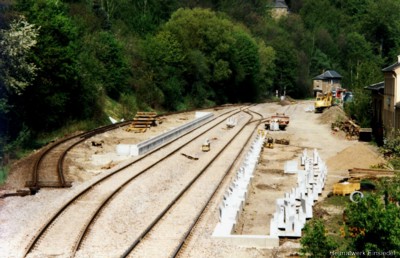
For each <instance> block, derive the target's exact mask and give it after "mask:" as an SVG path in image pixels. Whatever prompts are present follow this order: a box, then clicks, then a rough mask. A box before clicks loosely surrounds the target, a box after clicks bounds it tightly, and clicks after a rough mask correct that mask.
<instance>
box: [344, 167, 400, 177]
mask: <svg viewBox="0 0 400 258" xmlns="http://www.w3.org/2000/svg"><path fill="white" fill-rule="evenodd" d="M399 172H400V171H398V170H387V169H368V168H367V169H366V168H352V169H349V176H350V178H359V179H362V178H381V177H394V176H395V175H396V174H397V173H399Z"/></svg>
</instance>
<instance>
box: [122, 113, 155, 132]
mask: <svg viewBox="0 0 400 258" xmlns="http://www.w3.org/2000/svg"><path fill="white" fill-rule="evenodd" d="M156 118H157V113H156V112H137V113H136V115H135V117H134V118H133V122H132V123H131V124H130V126H129V127H128V128H127V129H126V131H128V132H135V133H144V132H146V130H147V128H150V127H151V126H157V119H156Z"/></svg>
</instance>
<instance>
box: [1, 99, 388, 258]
mask: <svg viewBox="0 0 400 258" xmlns="http://www.w3.org/2000/svg"><path fill="white" fill-rule="evenodd" d="M281 104H282V103H281ZM281 104H279V103H264V104H259V105H257V106H255V107H253V108H252V109H253V110H254V111H257V112H260V113H262V114H263V115H264V117H268V116H270V115H272V114H274V113H276V112H282V110H287V111H288V115H289V116H290V124H289V126H288V127H287V128H286V130H285V131H274V132H271V131H270V132H269V136H270V137H273V138H274V139H283V138H284V139H288V140H289V141H290V144H289V145H280V144H275V145H274V148H271V149H270V148H264V150H263V152H262V155H261V159H260V163H259V165H258V167H257V170H256V172H255V176H254V179H253V181H252V184H251V191H250V193H249V196H248V199H247V202H246V205H245V206H244V210H243V212H242V216H241V217H240V220H239V223H238V226H237V230H236V232H235V233H236V234H254V235H268V234H269V221H270V219H271V217H272V214H273V213H274V212H275V209H276V206H275V200H276V199H277V198H282V197H283V195H284V193H285V192H288V191H290V189H291V188H293V187H295V186H296V181H297V179H296V175H287V174H284V165H285V162H286V161H288V160H293V159H297V160H299V157H300V154H301V152H302V151H303V150H304V149H305V148H307V149H308V150H310V151H311V150H313V149H314V148H315V149H317V150H318V152H319V154H320V156H321V157H322V159H323V160H324V161H325V162H326V163H327V166H328V180H327V183H326V186H325V190H324V192H323V195H322V196H321V198H320V200H321V201H322V200H323V199H324V198H325V197H326V196H327V195H328V193H330V192H331V191H332V186H333V184H334V183H336V182H338V181H339V180H341V179H343V178H346V177H347V176H348V169H351V168H354V167H359V168H369V167H370V166H371V165H376V164H378V163H382V162H384V159H383V158H382V156H381V155H380V154H379V153H378V151H377V149H376V147H374V146H373V145H371V144H370V143H365V142H359V141H357V140H349V139H347V138H346V136H345V135H344V134H343V133H341V132H333V131H332V130H331V123H332V122H334V121H335V120H336V119H337V116H338V115H339V116H343V113H342V111H341V110H340V109H338V108H337V107H335V108H332V109H330V110H327V111H326V112H324V113H322V114H315V113H313V112H306V109H307V107H309V106H312V105H313V102H312V101H300V102H296V103H292V104H290V105H284V106H282V105H281ZM284 104H289V103H284ZM210 111H212V112H216V113H218V112H221V110H210ZM193 115H194V114H193V113H183V114H175V115H172V116H168V117H166V118H165V119H164V121H163V123H162V124H161V125H159V126H158V127H152V128H151V129H150V130H148V132H146V133H143V134H135V133H132V132H125V131H123V129H122V128H121V129H118V130H117V131H115V132H109V133H106V134H103V135H99V136H96V137H94V138H91V139H90V140H88V141H87V142H86V143H85V144H82V145H81V146H78V147H77V148H74V149H73V150H72V151H71V153H70V154H69V155H68V157H67V159H68V162H69V163H68V164H69V174H68V175H67V176H68V180H71V181H73V187H72V189H56V190H52V189H42V190H41V191H40V192H39V194H37V195H36V196H27V197H8V198H5V199H0V239H2V246H1V247H0V257H13V256H9V255H8V254H10V253H12V252H11V250H12V249H13V248H18V247H20V248H24V247H25V246H26V245H27V243H26V242H24V237H23V236H24V235H25V232H23V230H24V228H25V227H24V225H19V224H21V223H23V222H24V223H25V222H26V223H28V222H29V223H35V222H34V221H33V222H32V221H31V220H30V218H33V217H32V216H31V212H30V211H27V210H24V209H25V208H24V207H25V206H26V204H27V203H28V202H32V201H33V202H35V205H36V206H40V207H36V209H37V210H40V211H42V212H43V213H44V214H45V213H46V210H48V209H54V207H52V205H51V203H52V201H54V200H55V199H57V198H64V197H62V196H63V195H64V192H67V191H72V190H73V188H74V187H76V186H78V185H79V184H83V183H84V182H85V181H87V180H91V179H93V178H95V177H96V176H97V175H99V174H101V173H103V172H107V171H108V170H110V169H112V168H113V167H114V166H116V165H117V164H119V163H122V162H125V161H126V158H124V157H120V156H118V155H116V154H115V147H116V144H118V143H135V142H139V141H141V140H144V139H145V138H149V137H151V136H154V135H157V134H161V133H163V132H165V131H166V130H170V129H172V128H174V127H177V126H179V125H181V124H183V123H186V122H187V121H188V120H190V119H192V118H193ZM92 141H94V142H96V143H101V145H97V146H94V145H93V144H92ZM33 155H34V154H33ZM32 157H33V156H32V155H31V156H30V157H27V158H25V159H23V160H20V161H18V162H16V163H15V164H14V166H13V167H12V169H11V172H10V175H9V178H8V181H7V183H6V184H5V185H3V186H1V187H0V194H1V192H7V191H12V190H15V189H18V188H23V187H24V185H25V182H26V181H27V180H29V178H30V176H31V175H30V174H29V172H30V171H29V169H28V168H29V167H30V166H31V165H32V164H31V162H32ZM299 168H300V167H299ZM225 186H226V185H225ZM220 192H221V193H220V197H221V196H222V194H223V192H224V190H222V191H220ZM154 194H156V193H154ZM59 196H60V197H59ZM35 199H36V200H35ZM38 199H39V200H38ZM218 205H219V201H218V200H217V201H215V202H214V203H213V204H212V205H211V206H210V209H208V212H207V214H205V215H204V217H203V219H202V221H201V223H200V225H199V226H198V227H197V230H196V233H195V235H194V236H193V238H192V239H193V241H191V242H190V243H188V245H187V248H186V250H187V256H188V257H274V256H275V257H285V256H287V255H289V254H291V253H295V252H296V249H297V248H298V247H299V241H298V240H296V239H294V240H293V239H292V240H285V241H282V244H281V246H280V247H279V248H275V249H273V250H272V249H256V248H244V247H240V246H234V245H232V244H229V243H227V242H224V241H223V240H217V239H214V238H212V236H211V235H212V232H213V230H214V228H215V226H216V223H217V222H218ZM110 223H113V222H110ZM40 226H41V225H37V227H40ZM26 228H32V227H26ZM25 241H29V239H26V240H25Z"/></svg>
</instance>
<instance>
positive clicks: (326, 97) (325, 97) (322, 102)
mask: <svg viewBox="0 0 400 258" xmlns="http://www.w3.org/2000/svg"><path fill="white" fill-rule="evenodd" d="M332 103H333V97H332V93H330V92H329V93H327V94H319V95H317V98H316V99H315V102H314V108H315V113H321V112H322V111H323V110H324V109H325V108H329V107H331V106H332Z"/></svg>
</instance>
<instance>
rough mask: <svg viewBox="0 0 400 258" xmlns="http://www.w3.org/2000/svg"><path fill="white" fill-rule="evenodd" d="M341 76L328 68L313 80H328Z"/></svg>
mask: <svg viewBox="0 0 400 258" xmlns="http://www.w3.org/2000/svg"><path fill="white" fill-rule="evenodd" d="M341 78H342V76H341V75H340V74H339V73H338V72H336V71H334V70H328V71H326V72H324V73H323V74H320V75H318V76H316V77H314V78H313V80H329V79H341Z"/></svg>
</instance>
